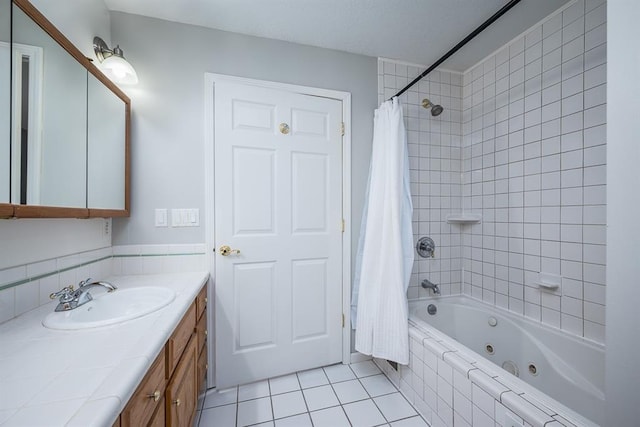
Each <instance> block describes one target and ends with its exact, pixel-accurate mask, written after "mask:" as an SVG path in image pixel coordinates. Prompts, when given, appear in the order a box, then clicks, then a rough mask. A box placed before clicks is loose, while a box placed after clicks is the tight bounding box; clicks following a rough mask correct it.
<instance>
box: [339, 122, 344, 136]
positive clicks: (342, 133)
mask: <svg viewBox="0 0 640 427" xmlns="http://www.w3.org/2000/svg"><path fill="white" fill-rule="evenodd" d="M340 134H341V135H342V136H344V122H342V123H340Z"/></svg>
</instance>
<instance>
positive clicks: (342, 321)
mask: <svg viewBox="0 0 640 427" xmlns="http://www.w3.org/2000/svg"><path fill="white" fill-rule="evenodd" d="M342 327H343V328H344V313H342Z"/></svg>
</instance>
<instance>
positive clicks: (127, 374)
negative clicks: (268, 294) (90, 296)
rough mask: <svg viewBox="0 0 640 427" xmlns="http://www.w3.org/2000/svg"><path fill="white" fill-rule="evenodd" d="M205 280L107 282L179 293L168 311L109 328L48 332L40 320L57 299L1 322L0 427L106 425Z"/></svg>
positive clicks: (188, 276) (163, 277) (176, 277)
mask: <svg viewBox="0 0 640 427" xmlns="http://www.w3.org/2000/svg"><path fill="white" fill-rule="evenodd" d="M208 278H209V274H208V273H206V272H197V273H180V274H158V275H139V276H113V277H109V278H107V279H106V280H108V281H109V282H111V283H113V284H114V285H116V286H117V287H118V288H120V289H126V288H132V287H142V286H163V287H167V288H171V289H173V290H175V291H176V297H175V299H174V300H173V302H171V303H170V304H169V305H168V306H166V307H164V308H162V309H160V310H158V311H156V312H154V313H151V314H149V315H147V316H144V317H141V318H139V319H134V320H130V321H127V322H124V323H121V324H116V325H112V326H105V327H100V328H93V329H84V330H76V331H59V330H52V329H47V328H45V327H44V326H42V320H43V319H44V318H45V317H46V316H47V315H48V314H49V313H51V312H53V310H54V308H55V307H56V304H57V301H52V302H51V303H50V304H46V305H43V306H41V307H38V308H37V309H34V310H32V311H29V312H28V313H25V314H23V315H21V316H19V317H16V318H15V319H12V320H10V321H8V322H5V323H3V324H0V426H82V427H86V426H111V425H112V423H113V422H114V421H115V419H116V417H117V416H118V414H119V413H120V412H121V410H122V409H123V408H124V406H125V405H126V403H127V401H128V400H129V398H130V397H131V395H132V394H133V392H134V391H135V389H136V387H137V386H138V384H139V382H140V380H142V378H143V377H144V375H145V373H146V372H147V370H148V369H149V367H150V366H151V363H153V361H154V360H155V358H156V356H157V355H158V354H159V353H160V350H161V349H162V348H163V346H164V344H165V342H166V341H167V339H168V338H169V336H170V335H171V333H172V332H173V330H174V329H175V327H176V326H177V325H178V322H179V321H180V319H181V318H182V316H183V315H184V314H185V313H186V311H187V309H188V308H189V306H190V304H191V303H192V302H193V300H194V299H195V297H196V295H197V293H198V291H199V290H200V288H201V287H202V285H204V283H205V282H206V281H207V279H208ZM92 292H93V291H92ZM96 295H97V292H96Z"/></svg>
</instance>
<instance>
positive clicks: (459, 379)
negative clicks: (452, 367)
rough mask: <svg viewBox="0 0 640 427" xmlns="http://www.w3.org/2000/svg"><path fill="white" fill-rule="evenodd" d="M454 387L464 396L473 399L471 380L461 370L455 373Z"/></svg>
mask: <svg viewBox="0 0 640 427" xmlns="http://www.w3.org/2000/svg"><path fill="white" fill-rule="evenodd" d="M453 388H455V389H456V390H458V391H459V392H460V393H462V395H463V396H464V397H466V398H467V399H469V400H471V380H469V378H467V377H466V376H464V375H462V374H461V373H460V372H457V371H456V372H454V373H453Z"/></svg>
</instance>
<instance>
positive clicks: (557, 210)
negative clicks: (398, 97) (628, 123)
mask: <svg viewBox="0 0 640 427" xmlns="http://www.w3.org/2000/svg"><path fill="white" fill-rule="evenodd" d="M606 50H607V45H606V2H604V1H601V0H586V1H585V0H577V1H574V2H572V3H570V4H569V5H568V7H566V8H563V9H561V10H559V11H557V12H555V13H554V14H552V15H551V16H550V17H548V18H547V19H546V20H545V21H544V22H543V23H541V24H540V25H538V26H536V27H534V28H532V29H531V30H529V31H528V32H526V33H525V34H523V35H522V36H521V37H519V38H517V39H515V40H514V41H512V42H511V43H509V44H508V45H506V46H504V47H503V48H502V49H501V50H499V51H498V52H497V53H495V54H494V55H492V56H490V57H488V58H487V59H485V60H484V61H483V62H482V63H480V64H479V65H477V66H475V67H474V68H473V69H472V70H470V71H468V72H466V73H465V74H464V76H463V82H464V86H463V90H462V92H463V95H464V97H463V114H462V117H463V120H462V122H463V123H462V129H463V132H462V133H463V148H462V159H463V161H462V168H463V186H462V195H463V196H462V199H463V208H464V209H465V210H468V211H477V212H481V213H482V218H483V220H482V223H481V224H477V225H472V226H465V228H464V230H463V234H462V241H463V243H462V244H463V250H462V253H463V259H464V261H463V268H464V270H463V282H464V283H463V292H464V293H465V294H469V295H471V296H472V297H474V298H477V299H481V300H483V301H485V302H488V303H491V304H495V305H496V306H500V307H502V308H506V309H509V310H510V311H512V312H516V313H520V314H523V315H524V316H526V317H528V318H531V319H535V320H538V321H541V322H542V323H544V324H547V325H550V326H554V327H558V328H561V329H563V330H565V331H567V332H569V333H572V334H576V335H578V336H584V337H585V338H588V339H591V340H594V341H597V342H601V343H602V342H604V331H605V320H604V312H605V265H606V260H605V239H606V216H605V210H606V205H605V203H606V180H605V171H606V156H605V152H606V123H605V121H606ZM541 272H542V273H550V274H555V275H559V276H561V277H562V280H561V291H559V292H547V291H541V290H540V289H539V288H538V287H537V286H536V284H535V283H536V282H537V281H538V275H539V273H541Z"/></svg>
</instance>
